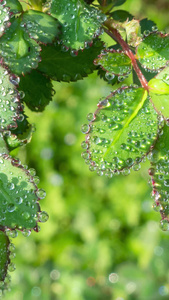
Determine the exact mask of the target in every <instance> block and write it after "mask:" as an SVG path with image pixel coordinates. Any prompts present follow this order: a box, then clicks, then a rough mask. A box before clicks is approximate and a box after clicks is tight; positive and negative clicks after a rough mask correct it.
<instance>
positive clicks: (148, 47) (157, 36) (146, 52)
mask: <svg viewBox="0 0 169 300" xmlns="http://www.w3.org/2000/svg"><path fill="white" fill-rule="evenodd" d="M136 58H137V59H138V60H139V61H140V63H141V64H142V66H143V67H144V68H147V69H149V70H152V71H154V72H155V71H156V70H159V69H161V68H163V67H165V66H166V64H167V62H168V60H169V36H168V35H164V34H161V33H151V34H150V35H148V36H147V37H145V38H144V39H143V41H142V43H140V45H139V46H138V48H137V53H136Z"/></svg>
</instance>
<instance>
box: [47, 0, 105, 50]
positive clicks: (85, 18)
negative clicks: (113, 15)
mask: <svg viewBox="0 0 169 300" xmlns="http://www.w3.org/2000/svg"><path fill="white" fill-rule="evenodd" d="M50 12H51V15H52V16H53V17H55V18H57V19H58V20H59V21H60V22H61V24H62V34H61V37H60V39H61V40H62V42H63V44H64V45H66V46H67V47H70V48H73V49H79V48H81V49H83V48H85V42H86V41H92V40H93V38H95V37H96V36H98V35H100V33H101V31H100V27H101V24H102V23H103V22H104V21H105V20H106V16H105V15H104V14H102V13H101V12H100V11H98V10H97V9H96V8H94V7H91V6H89V5H87V4H86V3H85V2H84V1H83V0H74V1H69V3H68V2H67V0H60V1H58V0H53V1H52V4H51V9H50Z"/></svg>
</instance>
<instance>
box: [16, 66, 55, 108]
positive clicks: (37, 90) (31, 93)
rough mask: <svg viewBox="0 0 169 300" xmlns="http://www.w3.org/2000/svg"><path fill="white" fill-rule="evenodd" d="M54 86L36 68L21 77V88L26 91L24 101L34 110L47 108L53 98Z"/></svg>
mask: <svg viewBox="0 0 169 300" xmlns="http://www.w3.org/2000/svg"><path fill="white" fill-rule="evenodd" d="M30 87H31V88H30ZM52 87H53V85H52V83H51V80H50V79H49V78H47V77H46V76H44V75H43V74H41V73H39V72H37V71H36V70H32V72H31V73H30V74H26V75H25V76H21V78H20V83H19V90H21V91H23V92H24V95H25V96H24V98H23V101H24V102H25V103H26V105H27V106H28V107H29V108H30V109H31V110H32V111H43V110H44V109H45V107H46V105H47V104H48V103H49V102H50V101H51V100H52V91H53V90H52Z"/></svg>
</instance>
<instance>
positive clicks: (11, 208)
mask: <svg viewBox="0 0 169 300" xmlns="http://www.w3.org/2000/svg"><path fill="white" fill-rule="evenodd" d="M37 181H38V182H39V179H38V178H37V177H35V171H34V170H33V169H30V170H27V169H26V168H25V167H24V166H22V165H21V164H20V162H19V160H16V159H13V158H12V157H10V156H8V155H1V156H0V195H1V197H0V199H1V211H0V224H1V225H2V226H5V227H7V228H10V229H19V230H24V229H28V230H30V229H34V230H38V229H37V222H38V221H43V220H44V213H43V212H40V207H39V203H38V201H39V200H40V199H43V198H44V197H45V192H44V191H43V190H40V189H38V188H37V185H36V182H37Z"/></svg>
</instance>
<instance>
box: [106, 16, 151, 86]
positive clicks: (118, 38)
mask: <svg viewBox="0 0 169 300" xmlns="http://www.w3.org/2000/svg"><path fill="white" fill-rule="evenodd" d="M104 24H105V26H106V27H107V28H108V29H106V28H104V31H105V32H106V33H107V34H108V35H109V36H110V37H112V38H113V39H114V40H115V41H116V42H118V43H119V44H120V45H121V47H122V49H123V50H124V52H125V54H126V55H127V56H128V57H129V58H130V59H131V62H132V65H133V68H134V70H135V72H136V74H137V76H138V79H139V80H140V83H141V85H142V87H143V88H144V89H145V90H147V91H148V90H149V87H148V82H147V80H146V79H145V77H144V75H143V74H142V72H141V70H140V69H139V66H138V64H137V61H136V59H135V57H134V54H133V52H132V51H131V49H130V48H129V46H128V45H127V43H126V42H125V41H124V40H123V38H122V36H121V35H120V33H119V32H118V31H117V29H115V28H113V27H111V24H110V22H109V21H106V22H105V23H104Z"/></svg>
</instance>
